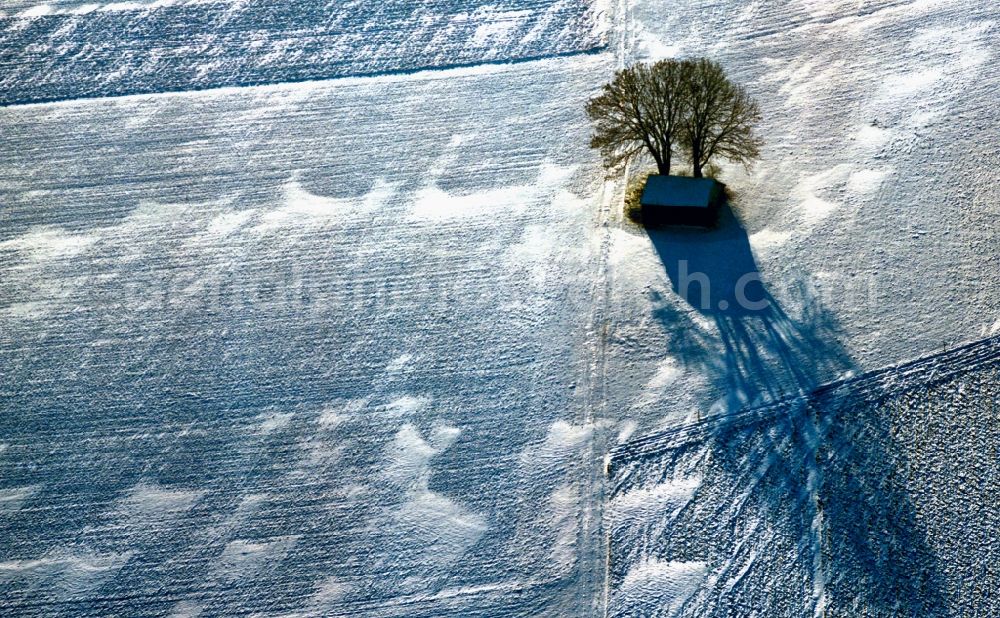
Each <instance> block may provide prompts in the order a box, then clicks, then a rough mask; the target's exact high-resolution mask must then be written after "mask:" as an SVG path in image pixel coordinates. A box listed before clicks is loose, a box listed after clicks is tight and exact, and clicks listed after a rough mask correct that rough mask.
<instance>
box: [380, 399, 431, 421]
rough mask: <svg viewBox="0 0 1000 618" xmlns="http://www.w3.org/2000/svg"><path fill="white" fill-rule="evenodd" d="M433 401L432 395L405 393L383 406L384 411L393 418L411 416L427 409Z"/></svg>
mask: <svg viewBox="0 0 1000 618" xmlns="http://www.w3.org/2000/svg"><path fill="white" fill-rule="evenodd" d="M431 401H433V399H432V398H430V397H414V396H412V395H403V396H402V397H399V398H397V399H394V400H392V401H390V402H389V403H387V404H386V405H385V406H384V407H383V408H382V413H383V414H384V415H386V416H389V417H391V418H401V417H404V416H410V415H413V414H416V413H417V412H420V411H421V410H424V409H426V408H427V407H428V406H430V405H431Z"/></svg>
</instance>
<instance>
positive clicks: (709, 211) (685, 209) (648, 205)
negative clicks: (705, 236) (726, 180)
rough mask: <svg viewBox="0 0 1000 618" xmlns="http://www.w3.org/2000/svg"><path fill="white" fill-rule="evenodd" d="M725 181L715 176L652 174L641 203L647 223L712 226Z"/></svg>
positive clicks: (720, 202) (644, 219) (643, 220)
mask: <svg viewBox="0 0 1000 618" xmlns="http://www.w3.org/2000/svg"><path fill="white" fill-rule="evenodd" d="M722 198H723V191H722V184H721V183H719V182H717V181H715V180H713V179H711V178H688V177H686V176H650V177H649V180H647V181H646V188H645V189H644V190H643V192H642V198H641V199H640V201H639V203H640V204H641V206H642V222H643V223H644V224H646V225H695V226H699V227H711V226H713V225H715V221H716V219H717V218H718V215H719V207H720V206H721V204H722Z"/></svg>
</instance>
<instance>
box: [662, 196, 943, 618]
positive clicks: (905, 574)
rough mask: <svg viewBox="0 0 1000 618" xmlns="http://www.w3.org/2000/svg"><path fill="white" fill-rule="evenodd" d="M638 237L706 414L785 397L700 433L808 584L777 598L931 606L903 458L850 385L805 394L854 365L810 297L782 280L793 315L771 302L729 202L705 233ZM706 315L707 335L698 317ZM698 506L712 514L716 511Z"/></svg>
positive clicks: (825, 604) (821, 605) (913, 612)
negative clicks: (654, 265)
mask: <svg viewBox="0 0 1000 618" xmlns="http://www.w3.org/2000/svg"><path fill="white" fill-rule="evenodd" d="M648 233H649V237H650V239H651V241H652V243H653V246H654V247H655V250H656V252H657V254H658V255H659V257H660V259H661V260H662V263H663V266H664V268H665V270H666V274H667V277H668V278H669V280H670V283H671V285H672V287H673V290H674V292H675V293H676V295H677V296H678V297H679V299H680V300H681V301H683V302H678V299H670V298H664V297H662V295H657V294H656V293H653V295H654V298H653V301H654V306H655V307H656V308H655V310H654V311H655V314H656V317H657V318H658V319H659V321H660V323H661V325H662V326H663V328H664V329H665V330H666V331H667V332H668V333H669V337H670V346H671V353H672V354H674V355H676V356H678V357H679V360H680V361H681V362H682V363H685V364H686V365H688V366H689V367H691V368H693V369H695V370H700V371H702V372H704V373H705V374H706V375H707V376H708V377H709V380H710V381H711V382H713V384H714V387H715V388H716V389H717V391H719V392H721V393H723V396H722V398H721V399H720V401H719V402H717V404H716V405H715V406H714V407H713V410H712V411H711V412H712V413H714V414H715V415H717V418H721V419H725V418H726V417H732V418H736V417H739V416H740V415H745V414H746V413H747V410H748V409H756V408H758V406H757V405H756V404H763V403H766V402H768V401H771V402H774V401H784V402H789V403H788V404H787V405H776V406H763V407H762V408H760V409H765V408H766V409H768V410H769V412H768V413H767V414H765V415H762V416H760V418H759V419H751V420H750V421H749V423H750V424H749V427H751V430H750V431H749V432H748V431H747V427H748V425H747V422H741V423H732V422H714V423H709V424H708V426H709V427H711V428H713V429H711V430H710V433H709V435H707V436H706V437H707V442H708V450H709V452H710V457H711V461H712V465H713V466H715V467H716V473H717V474H719V475H720V477H719V479H718V480H719V481H720V482H721V483H722V484H726V483H729V484H731V485H732V488H733V489H732V491H733V493H732V494H731V496H730V498H731V499H733V500H737V499H738V500H745V499H746V498H745V496H746V495H747V494H746V493H745V492H753V493H754V494H756V498H755V499H756V501H757V504H759V506H760V508H761V511H762V515H763V516H764V517H765V518H766V519H767V520H768V521H769V525H774V526H775V528H776V529H780V530H785V531H786V533H787V537H788V541H789V547H791V548H792V549H790V550H789V552H790V553H793V554H795V556H796V557H795V558H794V560H793V561H794V562H796V563H798V565H799V566H800V567H802V568H801V571H802V572H805V573H809V577H811V578H812V579H813V587H812V589H810V590H808V591H804V590H798V592H794V591H790V592H789V594H807V595H810V596H812V597H813V598H812V600H811V601H807V603H809V602H811V603H812V606H813V609H814V611H816V612H817V613H819V612H820V611H822V612H823V614H822V615H827V616H840V615H870V616H904V615H905V616H918V615H919V616H931V615H939V614H940V611H941V608H942V607H943V606H944V603H945V599H944V597H943V592H942V587H941V578H940V576H939V575H938V572H937V568H936V565H935V560H934V556H933V552H932V551H931V550H930V549H929V546H928V542H927V538H926V533H925V531H924V528H923V527H922V526H921V525H920V523H919V522H918V518H917V515H916V509H915V507H914V505H913V503H912V501H911V499H910V496H909V494H908V492H907V491H906V488H905V486H904V485H903V484H902V483H901V482H898V481H897V478H896V475H895V471H894V468H893V465H894V464H893V463H892V462H898V461H899V460H900V458H901V457H905V454H901V453H899V452H898V448H897V447H896V445H895V442H894V439H893V437H892V435H891V434H890V432H889V431H887V428H886V427H885V425H884V424H883V423H881V422H879V419H877V418H869V419H865V418H862V417H863V415H859V414H857V413H856V410H858V409H861V406H860V403H859V402H860V400H859V399H858V398H857V397H855V396H852V395H851V394H850V392H849V390H848V393H847V394H846V395H845V394H844V393H842V392H836V393H833V392H831V391H830V390H829V389H817V387H819V385H820V384H822V383H823V382H829V381H831V380H833V379H835V378H837V377H839V376H841V375H843V374H844V372H845V371H849V370H853V369H854V365H853V363H852V361H851V359H850V356H849V355H848V354H847V352H846V351H845V350H844V348H843V347H842V346H841V345H840V344H839V343H838V327H837V323H836V321H835V319H834V318H833V317H832V315H831V314H830V313H829V312H827V311H825V310H824V309H823V307H822V304H821V303H820V302H819V300H818V299H817V295H816V294H815V292H813V291H812V289H811V288H810V287H809V286H808V285H806V284H799V285H795V286H792V288H791V292H792V293H791V294H789V295H788V296H789V297H790V298H792V300H793V301H794V302H795V304H796V305H797V307H796V311H795V313H794V314H791V313H790V312H788V311H786V310H785V309H784V308H783V307H782V306H781V305H780V304H779V302H778V301H777V300H776V299H775V298H774V296H773V295H772V294H771V293H770V292H769V291H768V289H767V288H766V286H765V284H764V282H763V281H762V279H761V277H760V275H759V274H758V268H757V264H756V260H755V259H754V255H753V251H752V250H751V246H750V241H749V238H748V236H747V233H746V230H745V229H744V228H743V226H742V225H741V224H740V222H739V220H738V218H737V216H736V215H735V214H734V212H733V210H732V208H731V207H730V206H729V205H728V204H727V205H726V206H725V207H724V208H723V209H722V212H721V213H720V217H719V221H718V224H717V226H716V227H715V228H713V229H710V230H696V229H679V228H668V229H651V230H649V231H648ZM685 305H686V307H685ZM706 320H707V321H708V322H709V323H710V324H711V325H713V326H714V332H713V330H712V329H706V328H704V327H703V326H699V325H698V323H699V322H700V323H701V324H704V323H705V321H706ZM866 397H867V399H866V401H870V400H871V394H870V393H868V394H867V395H866ZM876 397H877V396H876ZM751 416H753V415H751ZM748 485H749V486H748ZM689 508H690V509H694V510H695V511H697V510H698V509H705V508H706V507H705V505H704V504H703V505H702V506H700V507H699V506H691V507H689ZM710 508H711V509H713V510H714V512H715V513H716V515H718V513H719V509H720V508H726V507H724V506H720V505H718V504H715V505H713V506H712V507H710ZM743 508H744V507H742V506H740V507H739V508H738V509H736V511H737V512H739V511H742V510H743ZM692 517H693V516H692ZM732 517H733V519H734V520H735V519H737V518H739V517H741V516H740V515H738V514H737V515H733V516H732ZM690 523H691V524H692V525H693V524H694V522H690ZM733 523H734V522H730V524H733ZM716 525H718V526H719V527H721V526H722V522H716V524H714V525H713V526H712V528H715V526H716ZM703 527H704V526H703ZM736 527H739V525H731V526H729V528H732V529H735V528H736ZM696 528H697V526H695V525H693V527H692V529H696ZM705 528H706V530H705V531H704V532H700V531H697V530H695V532H693V534H695V535H696V537H697V536H701V535H707V536H706V537H702V542H704V543H706V544H708V545H718V540H717V539H713V538H710V537H711V535H713V534H716V532H713V531H712V530H711V529H708V528H707V527H705ZM668 536H669V535H668ZM662 545H663V546H664V547H663V549H666V546H671V545H674V542H673V541H671V540H669V539H666V540H664V541H662ZM737 546H738V545H737ZM678 550H680V546H679V545H678V546H676V547H673V548H672V549H671V552H670V553H672V552H675V551H678ZM680 551H681V552H682V553H684V552H685V551H689V550H680ZM689 555H690V556H693V557H694V558H695V559H697V556H694V554H689ZM771 559H772V560H779V559H778V557H777V555H775V556H772V557H771ZM783 560H788V558H787V556H786V557H785V558H783ZM780 566H781V567H782V568H784V567H786V566H788V565H780ZM765 570H766V569H765ZM766 577H768V576H766V575H762V578H766ZM752 579H753V577H752V576H751V577H748V578H747V581H748V582H749V581H751V580H752ZM758 583H761V584H764V585H767V584H768V582H767V581H762V582H758ZM789 585H790V586H791V588H790V590H793V589H795V586H796V585H799V584H796V583H791V584H789ZM769 598H770V597H769ZM744 602H746V601H744ZM737 605H738V604H737ZM758 609H763V608H758ZM786 611H787V610H786ZM772 615H786V614H785V613H783V612H781V611H777V610H775V611H774V612H773V613H772Z"/></svg>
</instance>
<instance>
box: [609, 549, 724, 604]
mask: <svg viewBox="0 0 1000 618" xmlns="http://www.w3.org/2000/svg"><path fill="white" fill-rule="evenodd" d="M707 568H708V567H707V564H706V563H704V562H675V561H662V560H657V559H648V560H644V561H642V562H640V563H638V564H636V565H635V566H633V567H632V568H631V569H630V570H629V572H628V573H627V574H626V575H625V579H624V581H622V584H621V587H620V589H619V591H618V598H617V600H616V602H615V605H616V606H618V607H617V609H616V611H615V612H614V614H615V615H635V616H651V615H655V616H663V617H667V616H677V615H679V614H680V611H681V609H682V607H683V605H684V603H685V601H687V600H688V599H689V598H690V597H691V595H693V594H694V593H695V592H697V590H698V587H699V586H700V585H701V583H702V582H703V581H704V579H705V575H706V573H707Z"/></svg>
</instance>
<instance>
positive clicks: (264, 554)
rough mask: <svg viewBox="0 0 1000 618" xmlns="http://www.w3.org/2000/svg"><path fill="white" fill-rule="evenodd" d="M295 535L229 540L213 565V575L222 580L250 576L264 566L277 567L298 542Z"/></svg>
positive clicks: (234, 579) (233, 579)
mask: <svg viewBox="0 0 1000 618" xmlns="http://www.w3.org/2000/svg"><path fill="white" fill-rule="evenodd" d="M298 539H299V537H298V536H297V535H290V536H283V537H277V538H275V539H273V540H263V541H250V540H246V539H237V540H235V541H231V542H229V543H228V544H227V545H226V547H225V549H223V550H222V554H221V555H220V556H219V557H218V558H217V559H216V562H215V564H214V565H213V575H214V576H215V577H216V578H219V579H222V580H223V581H236V580H239V579H245V578H252V577H254V576H255V575H257V574H258V573H260V572H261V571H263V570H264V569H265V568H266V567H270V568H278V565H279V563H280V562H281V561H282V560H283V559H284V558H285V556H287V555H288V552H289V551H290V550H291V549H292V548H293V547H294V546H295V544H296V543H297V542H298Z"/></svg>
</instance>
